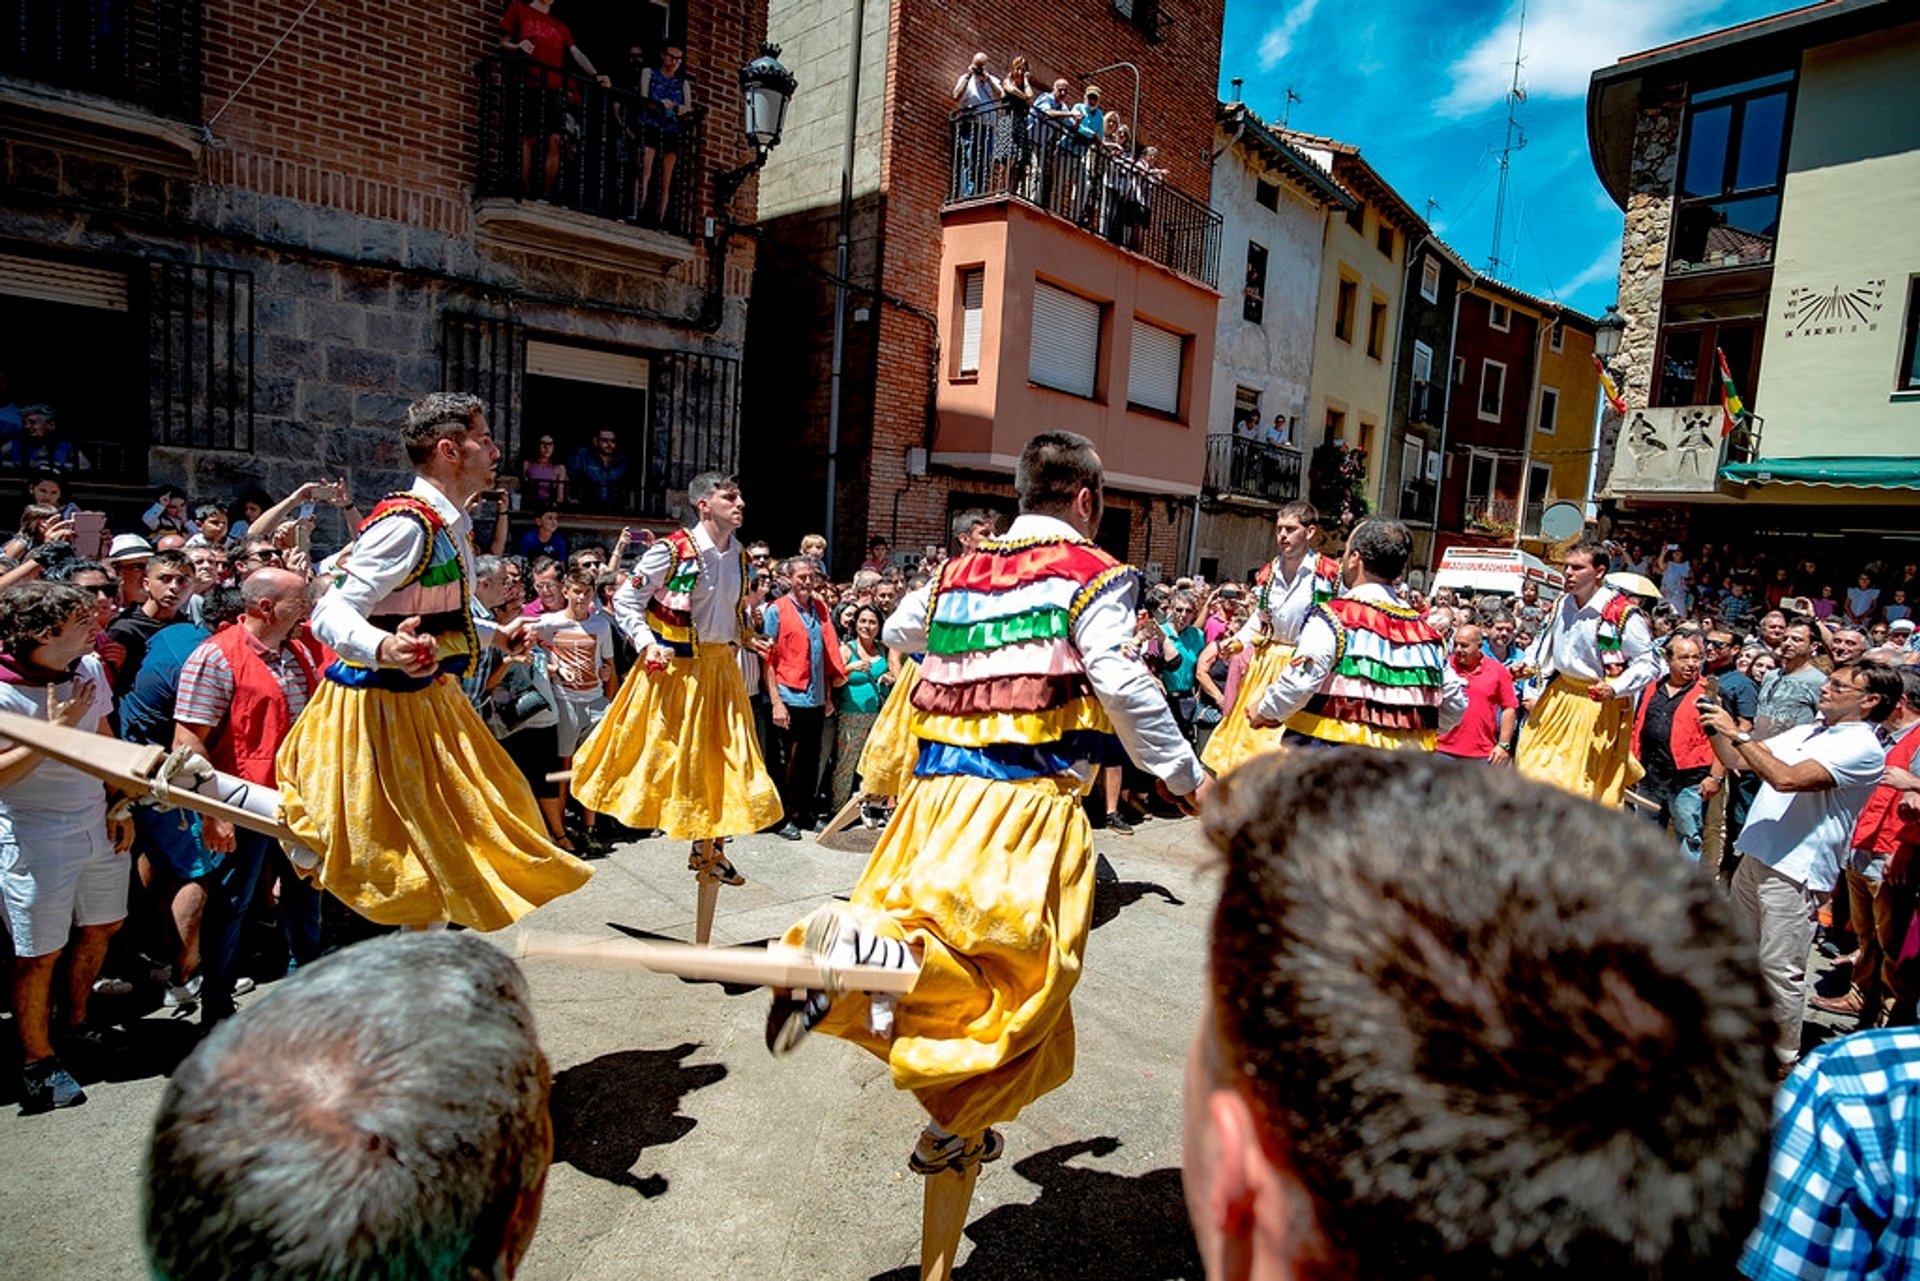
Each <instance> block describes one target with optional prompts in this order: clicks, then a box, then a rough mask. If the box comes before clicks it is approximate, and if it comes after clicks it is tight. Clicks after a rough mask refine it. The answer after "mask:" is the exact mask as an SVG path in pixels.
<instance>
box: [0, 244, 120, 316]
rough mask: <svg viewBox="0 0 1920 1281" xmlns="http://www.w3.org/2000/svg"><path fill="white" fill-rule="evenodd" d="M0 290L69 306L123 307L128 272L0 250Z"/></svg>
mask: <svg viewBox="0 0 1920 1281" xmlns="http://www.w3.org/2000/svg"><path fill="white" fill-rule="evenodd" d="M0 294H11V295H13V296H14V297H16V298H32V299H36V300H38V301H40V302H58V303H65V304H67V305H68V306H70V307H100V308H103V309H105V310H107V311H125V310H127V273H126V272H124V271H107V270H103V269H101V268H99V267H81V266H77V265H75V264H73V263H66V262H55V261H53V260H51V259H47V258H26V257H22V256H20V255H18V254H0Z"/></svg>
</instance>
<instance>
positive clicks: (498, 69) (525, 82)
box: [474, 53, 707, 271]
mask: <svg viewBox="0 0 1920 1281" xmlns="http://www.w3.org/2000/svg"><path fill="white" fill-rule="evenodd" d="M479 78H480V156H479V163H478V166H477V168H478V178H477V180H476V183H475V188H474V196H475V202H474V213H475V220H476V223H477V226H478V229H479V232H480V234H481V235H482V236H483V237H484V238H487V239H490V240H493V241H495V242H497V243H501V244H503V245H505V246H507V247H509V248H514V249H522V250H530V251H534V252H539V253H550V254H559V255H562V256H565V257H570V258H574V259H576V260H579V261H582V262H585V263H588V264H589V265H594V266H610V267H616V268H628V269H631V268H632V267H633V266H634V265H635V264H636V262H639V263H644V264H647V265H650V266H651V267H653V269H655V270H658V271H665V270H668V269H670V268H672V267H674V266H677V265H678V264H680V263H683V262H686V261H689V260H690V259H691V258H692V257H693V252H694V250H693V240H694V237H695V235H696V234H697V232H698V228H699V217H700V202H699V188H700V185H701V183H702V182H703V181H704V180H705V179H706V177H707V174H706V167H705V162H704V158H703V156H702V144H703V138H702V120H701V113H700V112H699V111H698V110H696V111H694V112H692V113H690V114H688V115H685V116H679V117H664V116H661V115H658V114H656V113H655V110H654V107H653V104H651V103H649V102H646V101H645V100H643V99H642V98H640V97H639V95H637V94H634V93H629V92H627V91H626V90H622V89H603V88H601V87H600V85H599V83H598V82H597V81H595V80H593V79H590V78H589V77H587V76H583V75H579V74H576V73H574V72H572V71H560V70H554V69H551V68H547V67H542V66H539V65H537V64H535V63H533V62H531V61H530V60H528V59H527V58H525V57H523V56H520V55H518V54H509V53H500V54H490V55H488V56H487V57H486V58H483V59H482V60H481V62H480V68H479ZM649 143H651V144H652V147H651V151H652V154H651V156H649V154H648V144H649ZM674 147H677V151H675V150H672V148H674ZM649 161H651V163H650V164H649ZM669 165H671V173H669ZM643 185H644V187H645V194H644V198H643V196H642V187H643ZM663 190H664V192H665V199H664V201H663V200H662V196H661V193H662V191H663Z"/></svg>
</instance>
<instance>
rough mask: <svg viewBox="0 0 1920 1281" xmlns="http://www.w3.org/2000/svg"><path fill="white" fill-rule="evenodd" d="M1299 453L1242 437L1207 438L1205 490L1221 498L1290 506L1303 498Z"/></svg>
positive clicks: (1292, 449)
mask: <svg viewBox="0 0 1920 1281" xmlns="http://www.w3.org/2000/svg"><path fill="white" fill-rule="evenodd" d="M1300 472H1301V456H1300V451H1299V450H1298V449H1295V448H1294V447H1293V446H1291V445H1263V444H1261V443H1260V442H1259V441H1257V440H1248V439H1246V438H1245V437H1242V436H1221V435H1216V436H1209V437H1207V476H1206V489H1207V492H1208V493H1209V494H1211V495H1215V496H1219V497H1234V498H1251V499H1254V500H1256V501H1258V502H1263V503H1272V504H1273V505H1274V506H1276V507H1277V506H1279V505H1280V504H1281V503H1290V502H1292V501H1293V500H1294V499H1296V498H1298V497H1300Z"/></svg>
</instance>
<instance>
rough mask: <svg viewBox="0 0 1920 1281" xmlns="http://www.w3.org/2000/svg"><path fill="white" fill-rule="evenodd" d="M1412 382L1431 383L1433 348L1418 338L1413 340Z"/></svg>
mask: <svg viewBox="0 0 1920 1281" xmlns="http://www.w3.org/2000/svg"><path fill="white" fill-rule="evenodd" d="M1412 363H1413V381H1414V382H1416V383H1431V382H1432V381H1433V348H1432V347H1430V346H1428V345H1427V344H1426V343H1423V342H1421V341H1420V340H1419V339H1418V338H1416V339H1414V340H1413V362H1412Z"/></svg>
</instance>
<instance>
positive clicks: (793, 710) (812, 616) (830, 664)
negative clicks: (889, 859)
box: [765, 556, 847, 841]
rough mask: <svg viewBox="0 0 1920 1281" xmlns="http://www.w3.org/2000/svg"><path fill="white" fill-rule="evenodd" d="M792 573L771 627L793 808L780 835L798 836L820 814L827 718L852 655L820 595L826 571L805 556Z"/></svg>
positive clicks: (777, 732) (778, 769)
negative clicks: (818, 801) (822, 572)
mask: <svg viewBox="0 0 1920 1281" xmlns="http://www.w3.org/2000/svg"><path fill="white" fill-rule="evenodd" d="M786 570H787V575H788V578H789V581H790V582H791V583H792V585H793V589H792V590H791V591H789V592H788V593H787V594H786V595H784V596H782V597H781V598H780V599H779V600H777V601H775V602H774V603H773V608H771V609H769V610H767V612H766V623H765V628H766V634H767V639H769V640H771V641H772V642H773V650H772V652H771V654H769V656H768V660H767V663H768V667H769V669H770V670H771V671H772V673H773V694H774V697H773V741H774V745H775V752H776V753H777V755H778V756H779V761H778V763H777V764H776V765H775V766H774V776H775V780H776V781H777V782H778V783H779V784H780V804H781V807H782V808H784V809H785V810H786V811H787V821H786V823H785V824H784V825H783V826H782V827H781V828H780V830H779V833H778V835H780V836H781V837H784V838H785V839H787V840H789V841H797V840H799V839H800V836H801V834H802V833H803V832H804V831H805V830H806V828H807V827H808V825H809V823H810V821H811V819H812V818H813V817H815V815H814V805H815V801H814V798H815V796H816V795H817V794H818V793H819V791H820V752H821V747H822V745H823V744H824V743H825V741H826V732H827V730H826V726H827V717H829V716H831V715H833V691H834V690H835V689H837V688H838V687H840V686H842V685H844V684H846V683H847V660H846V657H845V656H844V655H843V654H842V653H841V652H840V637H839V636H838V635H837V634H836V633H835V631H834V629H833V619H832V617H831V616H829V614H828V613H827V607H826V606H825V605H824V604H822V603H821V601H820V599H819V598H818V597H816V596H815V595H814V594H813V593H814V591H815V589H817V588H818V587H819V586H820V571H819V570H817V569H815V568H814V567H813V562H812V561H810V560H808V559H806V558H805V557H803V556H796V557H794V558H793V559H792V560H790V561H788V562H787V565H786ZM821 817H824V816H821Z"/></svg>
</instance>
